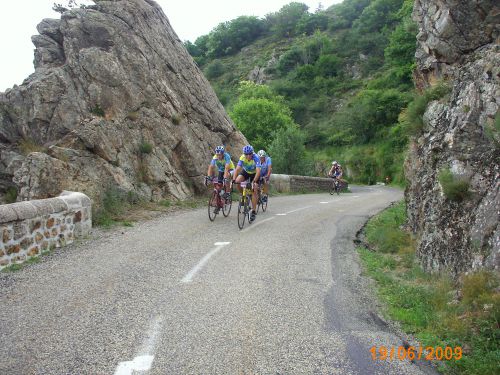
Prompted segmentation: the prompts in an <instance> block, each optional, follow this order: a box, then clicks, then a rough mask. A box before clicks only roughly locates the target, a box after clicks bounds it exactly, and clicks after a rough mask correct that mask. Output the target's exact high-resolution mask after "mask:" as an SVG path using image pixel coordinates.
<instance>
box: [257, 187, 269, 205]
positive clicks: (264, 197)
mask: <svg viewBox="0 0 500 375" xmlns="http://www.w3.org/2000/svg"><path fill="white" fill-rule="evenodd" d="M263 182H264V181H263V180H260V181H259V188H258V189H257V210H256V212H259V207H262V212H266V210H267V202H268V200H269V195H268V194H263V193H262V184H263Z"/></svg>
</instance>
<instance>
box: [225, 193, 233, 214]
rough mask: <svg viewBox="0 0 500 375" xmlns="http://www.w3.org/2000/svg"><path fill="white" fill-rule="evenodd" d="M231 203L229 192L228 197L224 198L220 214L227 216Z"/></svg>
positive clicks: (231, 197)
mask: <svg viewBox="0 0 500 375" xmlns="http://www.w3.org/2000/svg"><path fill="white" fill-rule="evenodd" d="M232 205H233V196H232V194H231V193H229V197H228V198H227V199H224V206H222V214H223V215H224V217H228V216H229V213H230V212H231V206H232Z"/></svg>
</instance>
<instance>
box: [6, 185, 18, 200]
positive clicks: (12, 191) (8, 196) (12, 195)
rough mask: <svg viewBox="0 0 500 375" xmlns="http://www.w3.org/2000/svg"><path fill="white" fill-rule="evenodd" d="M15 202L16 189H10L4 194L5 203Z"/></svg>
mask: <svg viewBox="0 0 500 375" xmlns="http://www.w3.org/2000/svg"><path fill="white" fill-rule="evenodd" d="M16 200H17V189H16V188H15V187H10V188H8V189H7V191H6V192H5V202H7V203H15V202H16Z"/></svg>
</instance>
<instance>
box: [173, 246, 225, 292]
mask: <svg viewBox="0 0 500 375" xmlns="http://www.w3.org/2000/svg"><path fill="white" fill-rule="evenodd" d="M230 243H231V242H216V243H214V245H215V249H213V250H212V251H210V252H209V253H208V254H207V255H205V256H204V257H203V258H202V259H201V260H200V261H199V262H198V264H197V265H196V266H194V267H193V269H192V270H191V271H189V272H188V273H187V275H186V276H184V277H183V278H182V280H181V282H183V283H190V282H191V281H192V280H193V277H194V275H196V273H197V272H198V271H199V270H201V269H202V267H203V266H204V265H205V263H207V262H208V260H209V259H210V258H211V257H212V256H213V255H214V254H216V253H218V252H219V251H220V249H222V248H223V247H224V246H226V245H229V244H230Z"/></svg>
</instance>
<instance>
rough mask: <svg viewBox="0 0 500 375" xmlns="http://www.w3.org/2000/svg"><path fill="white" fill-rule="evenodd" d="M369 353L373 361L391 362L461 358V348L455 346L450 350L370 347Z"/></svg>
mask: <svg viewBox="0 0 500 375" xmlns="http://www.w3.org/2000/svg"><path fill="white" fill-rule="evenodd" d="M370 353H371V355H372V359H373V360H374V361H376V360H380V361H386V360H389V361H393V360H400V361H404V360H410V361H413V360H426V361H435V360H437V361H443V360H445V361H451V360H455V361H458V360H459V359H461V358H462V348H461V347H460V346H456V347H454V348H452V347H451V346H446V347H444V348H443V347H441V346H426V347H422V346H418V347H415V346H409V347H405V346H398V347H394V346H391V347H386V346H379V347H377V346H372V347H371V348H370Z"/></svg>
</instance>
